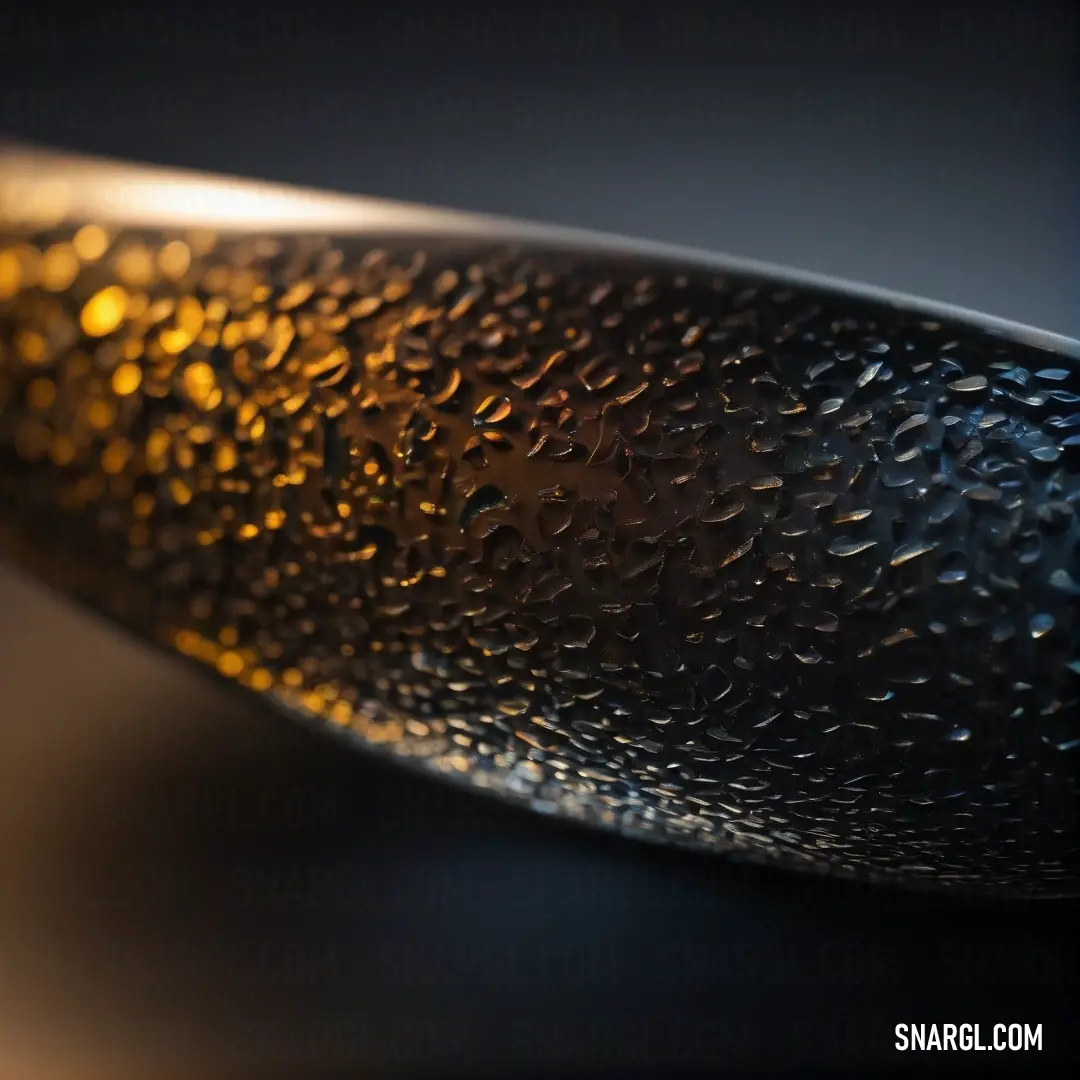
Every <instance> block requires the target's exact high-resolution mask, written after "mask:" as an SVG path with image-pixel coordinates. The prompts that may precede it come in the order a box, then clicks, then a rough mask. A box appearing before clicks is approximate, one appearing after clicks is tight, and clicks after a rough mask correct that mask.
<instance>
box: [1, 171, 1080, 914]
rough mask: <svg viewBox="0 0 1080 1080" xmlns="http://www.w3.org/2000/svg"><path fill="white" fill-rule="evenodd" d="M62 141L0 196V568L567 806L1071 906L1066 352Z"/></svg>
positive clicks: (683, 836)
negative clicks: (175, 172) (0, 202)
mask: <svg viewBox="0 0 1080 1080" xmlns="http://www.w3.org/2000/svg"><path fill="white" fill-rule="evenodd" d="M43 160H45V161H46V165H40V164H38V165H34V164H33V162H31V165H32V166H33V167H30V168H28V167H27V166H26V162H25V161H22V160H21V159H19V161H20V168H19V169H14V168H13V167H12V166H11V165H10V163H9V167H8V172H7V187H6V188H3V191H4V192H5V199H6V201H5V206H6V207H8V210H7V221H6V222H4V223H2V224H0V547H2V550H3V551H4V552H5V553H6V555H7V557H9V558H11V559H13V560H15V561H16V562H17V563H18V564H20V565H21V566H23V567H24V568H26V569H27V570H28V571H30V572H32V573H34V574H35V575H37V576H39V577H40V578H42V579H44V580H45V581H47V582H49V583H50V584H52V585H54V586H56V587H58V588H60V589H62V590H63V591H65V592H66V593H68V594H69V595H71V596H72V597H74V598H77V599H79V600H81V601H83V602H86V603H88V604H90V605H91V606H93V607H94V608H96V609H97V610H99V611H100V612H102V613H104V614H106V615H108V616H109V617H111V618H113V619H116V620H118V621H119V622H121V623H122V624H124V625H126V626H128V627H129V628H131V629H132V630H134V631H135V632H137V633H138V634H140V635H141V636H143V637H145V638H147V639H149V640H152V641H154V642H156V643H158V644H161V645H163V646H166V647H167V648H170V649H172V650H175V651H176V652H179V653H182V654H184V655H185V656H187V657H190V658H193V659H194V660H195V661H197V662H199V663H201V664H204V665H206V666H208V667H209V668H212V669H214V670H215V671H216V672H218V673H219V674H220V675H221V676H223V677H225V678H227V679H230V680H233V681H235V682H237V683H239V684H240V685H242V686H244V687H247V688H249V689H250V690H252V691H255V692H258V693H261V694H264V695H267V696H269V697H271V698H273V699H275V700H276V701H277V702H279V703H280V704H282V705H284V706H285V707H287V708H288V709H290V710H293V711H296V712H298V713H300V714H303V715H306V716H308V717H309V718H311V719H313V720H315V721H317V722H319V723H321V724H324V725H326V726H329V727H332V728H335V729H340V730H341V731H342V732H343V733H347V734H349V735H351V736H352V737H353V738H354V739H355V741H356V742H357V743H358V744H360V745H363V746H367V747H378V748H381V749H383V750H385V751H387V752H389V753H390V754H392V755H394V756H395V757H397V758H399V759H402V760H407V761H409V762H411V763H413V764H415V765H416V766H418V767H420V768H423V769H426V770H429V771H432V772H435V773H439V774H443V775H447V776H450V777H452V778H455V779H458V780H461V781H464V782H468V783H470V784H473V785H475V786H476V787H477V788H482V789H484V790H487V791H489V792H493V793H496V794H498V795H501V796H503V797H504V798H507V799H510V800H514V801H521V802H524V803H527V804H529V805H531V806H533V807H535V808H537V809H541V810H544V811H547V812H554V813H558V814H562V815H566V816H570V817H573V818H576V819H579V820H581V821H584V822H588V823H592V824H597V825H603V826H608V827H610V828H613V829H617V830H620V831H624V832H627V833H630V834H632V835H641V836H646V837H651V838H653V839H656V840H661V841H666V842H675V843H680V844H687V845H691V846H698V847H706V848H712V849H715V850H718V851H724V852H731V853H735V854H738V855H740V856H744V857H749V858H757V859H766V860H774V861H778V862H781V863H784V864H788V865H791V866H801V867H807V868H815V869H825V870H833V871H836V872H840V873H845V874H853V875H858V876H867V877H873V878H881V879H888V878H900V879H904V880H924V881H927V882H933V883H939V884H942V885H952V886H955V885H958V884H965V883H967V884H976V885H979V886H983V887H991V888H999V889H1008V890H1011V891H1019V892H1031V893H1040V894H1057V893H1067V892H1076V891H1077V890H1078V887H1080V886H1078V865H1080V860H1078V856H1077V834H1076V808H1077V763H1078V761H1080V722H1078V716H1077V700H1078V694H1080V677H1078V672H1080V660H1078V653H1077V632H1078V623H1077V606H1076V598H1077V595H1078V594H1080V583H1078V582H1080V572H1078V571H1077V568H1076V556H1077V550H1078V549H1077V545H1078V539H1080V530H1078V527H1077V521H1076V504H1077V500H1078V498H1080V373H1078V371H1077V367H1076V360H1075V346H1074V345H1072V344H1071V343H1068V342H1064V341H1061V340H1060V339H1052V338H1050V337H1048V336H1041V335H1037V334H1034V333H1028V332H1025V331H1022V330H1021V329H1020V328H1010V327H1005V326H1003V325H1000V324H994V323H992V322H990V321H987V323H986V324H985V325H982V324H977V323H974V322H972V321H971V320H969V319H967V318H965V317H962V315H961V314H960V313H952V312H949V311H946V310H944V309H940V310H938V309H933V308H931V307H930V306H926V307H924V308H918V307H912V306H911V304H910V303H908V302H906V301H900V300H897V301H895V302H888V301H887V300H885V299H883V298H881V297H879V296H876V295H874V294H871V293H865V292H859V291H858V290H855V291H850V292H844V291H839V290H838V289H836V288H834V287H831V286H829V285H828V284H823V283H819V282H814V281H812V280H808V279H804V278H799V277H798V276H793V277H792V278H791V280H790V281H785V280H781V279H779V278H777V277H776V276H774V275H772V274H767V273H764V272H756V271H754V270H753V268H749V267H746V266H744V265H741V264H735V263H733V264H731V265H730V266H727V267H725V266H724V265H723V264H713V265H710V264H706V263H704V262H696V261H693V260H690V259H683V260H680V259H679V258H677V257H676V256H674V255H670V254H665V253H660V252H643V253H640V254H635V253H633V252H632V251H629V250H627V249H626V248H625V245H624V246H623V247H622V248H620V247H618V246H616V245H610V246H607V247H605V246H603V245H601V244H599V242H598V245H597V246H596V247H594V248H592V249H586V248H584V247H583V246H582V242H580V241H579V242H577V243H570V242H569V241H566V240H565V239H560V238H558V237H557V236H555V235H554V234H553V235H552V238H551V239H550V240H545V239H544V236H543V234H542V233H540V232H536V231H533V232H529V231H527V230H525V229H523V230H522V231H521V234H520V237H519V238H518V240H517V241H515V240H514V237H513V235H512V233H511V234H510V235H507V234H505V226H501V227H500V229H495V228H494V226H492V229H493V232H492V234H491V235H490V236H489V234H488V231H486V229H485V228H484V227H483V226H482V225H481V224H480V223H479V222H478V221H476V222H474V223H473V224H470V220H473V219H466V218H462V219H460V221H461V223H462V224H461V226H460V227H458V228H450V229H447V228H445V227H444V224H445V222H444V219H443V218H441V217H440V216H439V215H437V214H433V213H429V212H426V211H417V212H416V215H415V220H414V221H413V227H412V229H411V231H410V218H409V216H408V213H406V212H405V211H401V210H398V211H394V213H398V214H400V215H402V216H401V217H399V218H394V217H393V214H391V213H390V211H389V210H386V209H385V208H383V210H379V212H375V211H372V213H371V214H370V216H369V218H365V216H364V213H362V212H361V210H362V209H363V207H364V206H375V205H376V204H367V203H363V202H361V201H355V202H353V201H351V200H339V201H337V202H333V201H331V200H329V199H327V200H325V201H324V202H320V201H319V200H317V199H315V200H314V201H312V202H310V203H305V202H303V201H294V202H290V201H289V200H290V198H291V197H290V196H288V195H287V194H286V195H282V194H280V193H278V194H277V195H275V196H274V197H275V198H279V199H283V200H284V202H283V203H282V204H281V205H282V206H283V207H284V209H285V211H286V212H285V213H284V216H281V215H277V216H275V215H276V213H277V211H276V210H275V207H276V206H277V204H274V205H273V206H271V205H269V204H267V206H262V207H260V208H258V211H257V213H256V214H254V215H250V214H249V216H250V217H252V220H250V221H249V220H247V219H246V218H245V216H244V215H245V208H247V209H248V210H250V208H251V207H252V206H254V205H256V204H257V202H258V199H257V195H258V189H252V190H251V191H250V192H248V193H245V191H244V189H243V188H236V187H225V186H223V185H217V186H215V185H213V184H205V183H204V184H203V186H202V187H199V186H198V185H195V184H194V182H192V186H191V188H190V191H188V194H187V196H185V190H186V189H185V186H184V185H185V183H186V181H184V180H183V178H181V179H179V180H178V179H176V177H171V174H169V175H162V176H158V177H155V175H154V174H152V173H145V172H139V173H135V172H132V173H131V174H130V175H129V174H125V173H123V172H122V171H121V172H115V173H111V174H109V176H110V177H111V179H110V178H108V177H107V178H105V179H103V180H101V181H100V182H99V181H97V180H94V181H93V182H92V183H91V181H90V180H87V181H86V184H85V187H84V188H80V181H79V178H80V175H86V176H91V173H89V172H87V173H85V174H81V173H80V172H79V169H80V168H83V169H89V168H90V166H88V165H84V166H78V165H76V166H70V167H68V166H64V167H63V168H61V166H60V165H59V164H56V163H49V162H48V159H43ZM46 166H47V167H46ZM50 170H55V171H57V173H56V174H57V175H60V176H61V178H62V180H61V181H59V182H56V183H54V185H53V187H49V183H52V182H53V180H54V179H55V176H54V172H52V171H50ZM4 176H5V174H4V172H3V169H2V167H0V181H3V180H4ZM125 177H126V179H125ZM170 177H171V179H170ZM118 178H119V179H118ZM124 183H127V184H128V186H127V187H126V188H125V187H124ZM139 184H141V185H142V186H139ZM170 184H173V185H176V186H177V187H176V190H175V191H174V190H173V189H171V188H170V187H169V185H170ZM65 185H66V186H65ZM95 185H96V186H95ZM192 192H194V193H195V195H197V196H199V197H194V196H193V195H192V194H191V193H192ZM73 193H74V194H73ZM80 193H81V194H80ZM88 193H89V194H88ZM208 193H209V195H212V196H213V198H207V197H206V196H207V195H208ZM91 194H93V195H94V197H90V195H91ZM296 198H297V199H298V198H299V197H296ZM311 198H314V197H311ZM110 199H111V201H110ZM140 199H142V201H141V202H140ZM20 200H21V201H20ZM230 200H231V201H230ZM271 202H273V200H271ZM12 207H17V208H18V210H17V212H16V210H13V209H11V208H12ZM352 208H356V212H355V214H353V209H352ZM376 210H378V207H376ZM384 211H385V212H384ZM125 214H128V215H129V217H130V218H131V220H130V221H126V220H125ZM350 214H353V217H350ZM380 214H382V216H380ZM388 215H389V216H388ZM256 219H257V220H256ZM445 220H446V221H450V222H451V223H452V222H453V221H454V220H455V219H453V217H452V215H451V216H446V218H445ZM170 221H171V222H172V223H170ZM335 221H339V222H341V223H342V226H343V227H342V228H341V229H340V230H335V228H334V222H335ZM496 233H498V234H499V235H495V234H496Z"/></svg>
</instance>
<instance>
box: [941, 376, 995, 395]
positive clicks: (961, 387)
mask: <svg viewBox="0 0 1080 1080" xmlns="http://www.w3.org/2000/svg"><path fill="white" fill-rule="evenodd" d="M948 386H949V389H950V390H955V391H956V392H957V393H960V394H963V393H969V392H971V391H972V390H985V389H986V387H987V381H986V376H985V375H965V376H964V377H963V378H962V379H953V381H952V382H951V383H949V384H948Z"/></svg>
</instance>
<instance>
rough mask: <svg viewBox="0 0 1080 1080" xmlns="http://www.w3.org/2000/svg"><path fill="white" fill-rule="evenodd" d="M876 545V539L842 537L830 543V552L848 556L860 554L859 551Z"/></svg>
mask: <svg viewBox="0 0 1080 1080" xmlns="http://www.w3.org/2000/svg"><path fill="white" fill-rule="evenodd" d="M876 545H877V541H876V540H851V539H849V538H847V537H841V538H840V539H838V540H834V541H833V542H832V543H831V544H829V554H831V555H839V556H840V557H841V558H846V557H847V556H848V555H858V554H859V552H861V551H867V550H869V549H870V548H872V547H875V546H876Z"/></svg>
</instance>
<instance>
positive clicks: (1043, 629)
mask: <svg viewBox="0 0 1080 1080" xmlns="http://www.w3.org/2000/svg"><path fill="white" fill-rule="evenodd" d="M1030 626H1031V636H1032V637H1033V638H1041V637H1045V636H1046V635H1047V634H1049V633H1050V631H1051V630H1053V629H1054V616H1053V615H1035V616H1034V617H1033V618H1032V620H1031V624H1030Z"/></svg>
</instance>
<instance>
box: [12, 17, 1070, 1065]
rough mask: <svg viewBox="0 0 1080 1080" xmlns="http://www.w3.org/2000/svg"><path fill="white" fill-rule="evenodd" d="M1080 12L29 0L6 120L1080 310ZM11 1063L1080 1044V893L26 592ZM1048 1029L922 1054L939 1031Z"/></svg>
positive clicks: (840, 1057)
mask: <svg viewBox="0 0 1080 1080" xmlns="http://www.w3.org/2000/svg"><path fill="white" fill-rule="evenodd" d="M1076 33H1077V17H1076V14H1075V12H1074V11H1073V9H1072V7H1071V5H1068V4H1064V3H1061V4H1054V3H1041V2H1029V3H1027V4H1020V3H1017V4H995V3H991V2H985V3H981V4H974V3H973V4H968V5H961V4H956V3H953V4H944V5H937V6H931V5H927V6H926V7H925V9H924V8H922V7H918V6H915V5H910V6H907V7H905V6H903V5H895V4H893V5H889V4H881V3H876V4H875V3H865V2H864V3H862V4H841V3H817V4H813V5H811V4H798V3H794V2H792V3H784V4H781V3H776V2H772V3H764V4H761V3H759V4H756V5H750V4H731V3H714V4H712V5H708V4H699V5H697V6H690V5H679V4H676V3H666V4H664V5H657V6H656V7H655V8H652V9H647V8H644V7H642V8H641V10H639V9H638V8H637V7H633V6H631V5H626V6H624V7H620V6H617V5H604V4H599V3H597V4H578V5H570V4H561V3H551V4H548V5H545V6H543V7H540V6H539V5H537V6H535V9H534V8H533V7H531V6H530V7H526V8H521V7H515V6H513V5H503V6H501V7H494V6H488V5H486V4H483V3H465V4H458V5H445V6H442V7H439V6H435V5H433V4H430V3H429V4H427V5H425V6H423V7H420V6H417V5H410V4H408V3H395V4H392V5H386V7H385V10H380V9H379V8H376V7H375V6H373V5H366V4H354V5H350V6H348V7H346V6H345V5H340V6H334V5H319V4H304V5H294V6H292V7H290V8H267V7H263V8H261V9H260V10H258V11H257V12H255V11H253V12H252V13H251V14H248V15H243V14H240V13H239V12H236V11H234V10H233V9H231V8H228V7H222V8H220V9H214V8H209V7H206V8H203V7H198V6H194V7H193V6H190V5H185V6H182V7H177V8H175V9H174V8H171V7H167V6H166V7H158V6H151V5H145V6H131V7H121V6H116V5H112V6H108V7H100V8H97V7H92V6H87V7H85V8H82V9H70V10H69V9H68V8H67V7H59V6H57V7H55V8H54V7H50V6H48V5H37V6H27V7H24V8H23V9H22V10H21V11H18V12H14V13H12V12H8V13H6V14H4V15H2V16H0V134H9V135H16V136H19V137H22V138H27V139H31V140H34V141H38V142H45V143H51V144H55V145H61V146H65V147H68V148H72V149H78V150H84V151H92V152H97V153H105V154H112V155H120V156H126V157H135V158H144V159H149V160H156V161H159V162H164V163H168V164H175V165H185V166H194V167H200V168H206V169H212V170H221V171H231V172H237V173H243V174H250V175H255V176H264V177H268V178H272V179H277V180H285V181H293V182H300V183H307V184H317V185H320V186H327V187H335V188H341V189H345V190H353V191H359V192H365V193H371V194H378V195H388V196H393V197H398V198H405V199H417V200H426V201H432V202H437V203H442V204H446V205H453V206H460V207H464V208H469V209H478V210H490V211H497V212H504V213H512V214H518V215H524V216H529V217H533V218H539V219H544V220H549V221H555V222H560V223H566V224H572V225H583V226H588V227H596V228H602V229H609V230H615V231H622V232H629V233H634V234H638V235H641V236H646V237H650V238H656V239H663V240H670V241H675V242H680V243H688V244H693V245H696V246H702V247H709V248H713V249H716V250H726V251H730V252H733V253H736V254H741V255H749V256H753V257H758V258H763V259H770V260H775V261H782V262H788V263H792V264H795V265H798V266H800V267H803V268H807V269H812V270H821V271H825V272H829V273H835V274H840V275H843V276H847V277H855V278H862V279H865V280H868V281H871V282H873V283H874V284H878V285H884V286H890V287H895V288H899V289H902V290H906V291H912V292H917V293H921V294H924V295H931V296H933V297H934V298H935V299H941V300H946V301H951V302H955V303H960V304H963V305H967V306H973V307H976V308H981V309H984V310H988V311H992V312H993V313H994V314H998V315H1002V316H1006V317H1010V318H1015V319H1019V320H1021V321H1027V322H1032V323H1036V324H1039V325H1042V326H1044V327H1045V328H1046V329H1050V330H1055V331H1060V332H1065V333H1072V334H1073V335H1077V334H1080V304H1078V303H1077V300H1078V299H1080V296H1078V289H1080V285H1078V282H1080V275H1077V273H1076V272H1075V271H1076V267H1075V251H1076V241H1077V239H1078V234H1077V224H1078V222H1077V218H1076V216H1075V209H1076V192H1077V191H1078V190H1080V159H1078V157H1077V153H1076V150H1077V145H1076V136H1077V127H1076V108H1077V102H1080V94H1078V93H1077V85H1076V80H1075V76H1076V58H1077V54H1076ZM0 690H2V696H0V1076H2V1077H6V1076H7V1075H9V1072H6V1071H5V1069H9V1070H11V1071H10V1075H12V1076H18V1077H27V1078H30V1080H33V1078H35V1077H37V1076H42V1077H49V1078H53V1077H59V1076H66V1075H72V1076H78V1077H96V1076H98V1075H105V1074H108V1075H111V1076H114V1077H115V1076H128V1075H132V1076H153V1077H155V1078H165V1077H171V1076H172V1075H174V1074H175V1075H177V1076H179V1075H181V1074H184V1075H188V1076H191V1075H198V1076H203V1075H207V1076H218V1075H222V1076H232V1075H237V1076H253V1077H254V1076H260V1077H273V1076H278V1075H280V1076H317V1075H321V1074H322V1073H323V1072H332V1073H334V1074H335V1075H336V1074H337V1073H338V1072H340V1073H341V1074H343V1075H346V1074H351V1075H358V1076H363V1075H383V1074H390V1075H402V1076H450V1075H489V1074H490V1075H498V1076H507V1077H510V1076H540V1075H562V1076H573V1077H577V1076H582V1077H584V1076H598V1075H620V1076H622V1075H628V1074H634V1075H638V1074H644V1075H655V1076H667V1075H672V1074H676V1075H678V1074H683V1073H715V1072H716V1071H718V1070H727V1071H728V1072H738V1073H753V1074H758V1073H761V1074H775V1073H792V1072H794V1073H800V1072H803V1071H813V1070H827V1071H828V1072H830V1073H836V1072H847V1071H851V1072H852V1073H853V1074H858V1075H865V1074H867V1073H868V1072H869V1071H870V1070H877V1071H882V1070H897V1071H900V1072H906V1071H909V1070H913V1069H920V1070H924V1071H925V1070H926V1069H930V1070H937V1069H943V1070H948V1071H952V1070H953V1069H960V1070H964V1069H968V1070H984V1071H985V1070H988V1069H1005V1070H1008V1071H1013V1070H1015V1071H1019V1072H1020V1073H1024V1074H1026V1073H1029V1072H1031V1071H1033V1070H1034V1069H1035V1068H1038V1067H1040V1066H1048V1065H1057V1066H1064V1065H1065V1064H1066V1063H1068V1062H1070V1061H1072V1060H1074V1059H1075V1058H1076V1055H1077V1052H1078V1044H1077V1040H1078V1036H1077V1024H1076V1017H1077V1015H1080V1009H1078V1005H1080V994H1078V992H1077V990H1078V986H1077V979H1078V975H1077V972H1078V968H1080V964H1078V933H1077V919H1076V916H1077V908H1076V906H1075V905H1072V904H1067V903H1047V904H1043V905H1037V906H1030V905H1024V904H1017V903H1012V904H1008V905H1003V904H1000V903H990V902H985V903H978V904H975V903H971V902H960V901H957V900H946V899H939V898H936V897H932V896H914V895H907V894H900V893H892V892H888V891H881V890H876V889H871V888H866V887H857V886H849V885H841V884H837V883H831V882H825V881H808V880H803V879H801V878H797V877H788V876H785V875H783V874H775V873H769V872H765V871H750V870H747V869H740V868H734V867H730V866H728V865H726V864H723V863H721V862H717V861H713V860H709V859H701V858H691V857H684V856H679V855H676V854H673V853H667V852H663V851H658V850H653V849H649V848H644V847H641V846H637V845H633V844H629V843H621V842H618V841H612V840H610V839H609V838H603V837H596V836H592V835H587V834H582V833H580V832H578V831H576V830H573V829H566V828H563V827H560V826H558V825H556V824H554V823H551V822H546V821H541V820H537V819H533V818H531V817H529V816H527V815H523V814H521V813H518V812H511V811H508V810H505V809H503V808H501V807H500V806H498V805H495V804H491V803H488V802H486V801H483V800H478V799H475V798H472V797H469V796H467V795H464V794H462V793H459V792H455V791H451V790H448V789H445V788H443V787H441V786H438V785H435V784H429V783H424V782H422V781H420V780H417V779H415V778H412V777H408V776H405V775H402V774H400V773H399V772H397V771H395V770H393V769H390V768H387V767H384V766H382V765H379V764H377V763H373V762H371V761H368V760H365V759H362V758H358V757H352V756H349V755H343V754H342V753H341V751H340V749H339V748H337V747H336V746H335V745H332V744H328V743H327V742H325V741H324V740H323V739H322V738H320V737H319V736H317V735H315V734H313V733H311V732H308V731H305V730H300V729H298V728H295V727H293V726H290V725H289V724H288V723H285V722H283V721H282V720H280V719H279V718H276V717H273V716H268V715H265V714H264V713H262V712H261V711H260V710H259V709H257V708H255V707H253V706H251V705H250V704H248V703H246V702H241V701H237V699H235V698H233V697H231V696H228V695H226V694H224V693H223V692H221V691H220V690H219V689H217V688H216V687H209V686H206V685H203V684H202V683H201V682H199V681H198V680H196V679H194V678H192V677H191V675H190V674H189V673H187V672H183V671H177V670H176V669H175V668H173V667H172V666H171V665H170V664H169V663H168V662H167V661H166V660H164V659H162V658H160V657H157V656H154V655H150V654H149V653H148V652H146V651H145V650H143V649H141V648H140V647H138V646H135V645H132V644H131V643H129V642H127V641H125V640H123V639H122V638H120V637H119V636H117V635H116V634H114V633H113V632H112V631H110V630H107V629H104V628H102V627H101V626H100V625H98V624H97V623H95V622H93V621H92V620H90V619H88V618H86V617H85V616H83V615H81V614H75V613H73V612H71V611H69V610H67V609H66V608H65V607H64V606H63V605H62V604H60V603H58V602H56V601H54V600H53V599H51V598H50V597H48V596H46V595H45V594H43V593H42V592H41V591H39V590H37V589H36V588H34V587H31V586H28V585H27V584H26V583H24V582H21V581H18V580H16V579H14V578H13V577H12V576H10V575H4V576H2V577H0ZM907 1021H910V1022H924V1023H930V1022H935V1021H936V1022H939V1023H942V1022H956V1023H959V1022H965V1021H981V1022H982V1023H983V1024H984V1025H986V1024H992V1023H995V1022H999V1021H1004V1022H1011V1021H1019V1022H1027V1023H1042V1025H1043V1033H1044V1034H1043V1039H1044V1047H1045V1049H1044V1050H1043V1052H1042V1053H1041V1054H1037V1055H1033V1054H1028V1055H1024V1054H1015V1055H1009V1054H1004V1055H986V1054H982V1055H980V1054H966V1055H965V1054H958V1053H957V1054H936V1055H918V1054H907V1055H905V1054H900V1053H897V1052H896V1051H895V1050H894V1049H893V1034H892V1030H893V1027H894V1025H895V1024H897V1023H901V1022H907Z"/></svg>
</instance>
